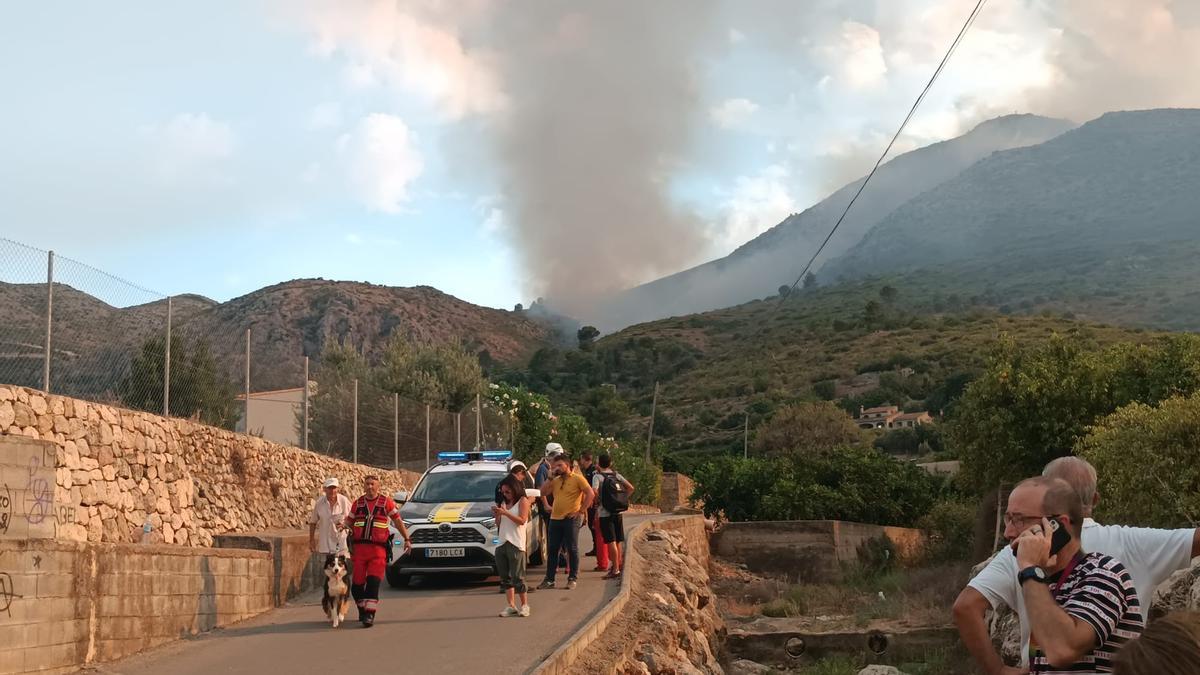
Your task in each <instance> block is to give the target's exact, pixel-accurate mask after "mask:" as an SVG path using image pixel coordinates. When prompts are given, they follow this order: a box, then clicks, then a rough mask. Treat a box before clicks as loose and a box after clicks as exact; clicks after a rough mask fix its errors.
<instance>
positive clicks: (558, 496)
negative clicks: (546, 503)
mask: <svg viewBox="0 0 1200 675" xmlns="http://www.w3.org/2000/svg"><path fill="white" fill-rule="evenodd" d="M589 487H591V486H590V485H588V482H587V479H586V478H584V477H583V476H581V475H580V474H578V473H575V472H571V473H569V474H567V475H565V476H557V477H555V478H554V508H552V509H551V510H550V519H551V520H562V519H563V518H566V517H568V516H570V515H571V514H572V513H575V512H577V511H579V507H580V506H582V505H583V494H584V493H585V492H587V490H588V488H589Z"/></svg>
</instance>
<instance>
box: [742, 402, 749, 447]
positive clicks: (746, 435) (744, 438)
mask: <svg viewBox="0 0 1200 675" xmlns="http://www.w3.org/2000/svg"><path fill="white" fill-rule="evenodd" d="M749 456H750V413H749V411H747V412H746V426H745V427H744V428H743V429H742V458H743V459H745V458H746V457H749Z"/></svg>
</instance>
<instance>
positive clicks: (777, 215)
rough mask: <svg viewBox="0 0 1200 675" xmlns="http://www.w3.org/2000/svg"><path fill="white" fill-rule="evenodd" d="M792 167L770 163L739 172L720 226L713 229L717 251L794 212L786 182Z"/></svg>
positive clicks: (729, 246) (760, 230) (724, 203)
mask: <svg viewBox="0 0 1200 675" xmlns="http://www.w3.org/2000/svg"><path fill="white" fill-rule="evenodd" d="M790 181H791V171H789V170H788V168H787V167H786V166H784V165H782V164H772V165H770V166H768V167H766V168H765V169H763V170H762V171H760V172H759V173H758V174H756V175H753V176H739V177H738V178H737V180H736V181H735V182H734V186H733V190H732V192H731V193H729V194H728V195H727V196H726V199H725V200H724V201H723V203H722V211H723V212H724V222H723V224H722V225H723V228H722V229H721V231H719V232H714V233H713V235H714V236H713V237H712V241H713V245H714V247H715V252H717V253H721V254H724V253H728V252H729V251H731V250H733V249H734V248H736V247H738V246H740V245H742V244H744V243H746V242H747V241H750V240H751V239H753V238H754V237H756V236H758V235H760V234H762V233H763V232H765V231H767V230H768V229H770V228H772V227H774V226H775V225H777V224H779V222H780V221H781V220H783V219H784V218H787V217H788V215H790V214H792V213H795V212H796V211H797V210H798V209H797V205H796V200H795V198H793V197H792V194H791V190H790V186H789V183H790Z"/></svg>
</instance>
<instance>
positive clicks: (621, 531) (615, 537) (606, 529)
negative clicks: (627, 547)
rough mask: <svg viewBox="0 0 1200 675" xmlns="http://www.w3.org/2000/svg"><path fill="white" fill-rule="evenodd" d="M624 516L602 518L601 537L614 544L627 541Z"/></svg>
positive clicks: (615, 515)
mask: <svg viewBox="0 0 1200 675" xmlns="http://www.w3.org/2000/svg"><path fill="white" fill-rule="evenodd" d="M622 515H623V514H620V513H617V514H613V515H611V516H600V536H601V537H604V541H606V542H608V543H610V544H612V543H617V542H623V541H625V520H624V518H622Z"/></svg>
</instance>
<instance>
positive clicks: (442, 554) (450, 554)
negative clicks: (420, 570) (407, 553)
mask: <svg viewBox="0 0 1200 675" xmlns="http://www.w3.org/2000/svg"><path fill="white" fill-rule="evenodd" d="M466 554H467V552H466V550H465V549H462V548H427V549H425V557H426V558H462V557H463V556H465V555H466Z"/></svg>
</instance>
